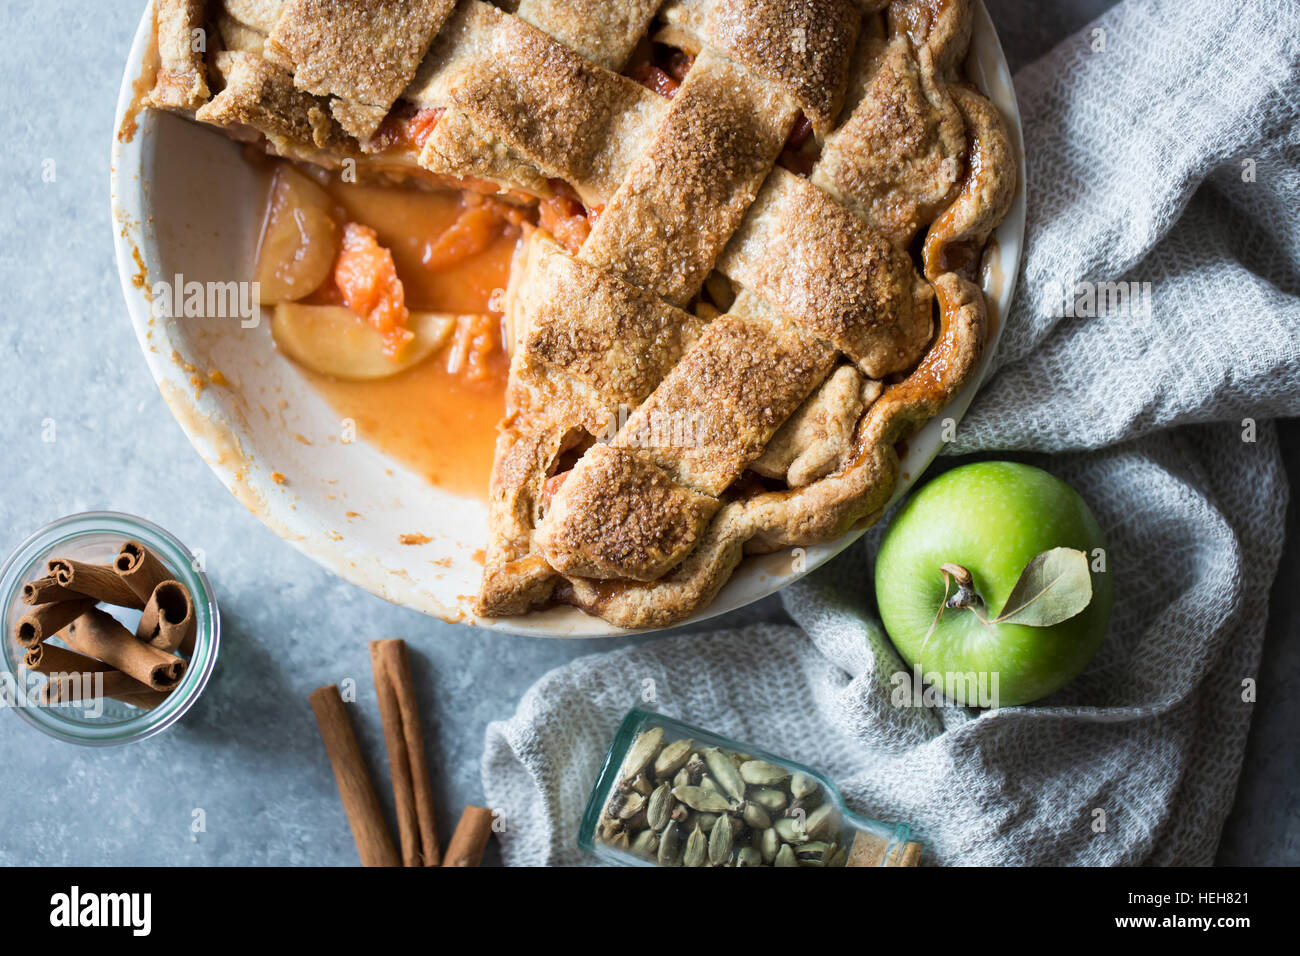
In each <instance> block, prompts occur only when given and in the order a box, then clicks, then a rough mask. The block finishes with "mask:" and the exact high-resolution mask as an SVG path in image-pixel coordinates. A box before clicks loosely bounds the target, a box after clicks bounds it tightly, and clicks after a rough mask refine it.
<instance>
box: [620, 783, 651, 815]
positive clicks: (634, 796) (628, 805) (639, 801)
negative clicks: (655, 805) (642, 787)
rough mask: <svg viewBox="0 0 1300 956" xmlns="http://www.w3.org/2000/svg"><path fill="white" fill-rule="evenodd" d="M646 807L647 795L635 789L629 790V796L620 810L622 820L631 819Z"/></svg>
mask: <svg viewBox="0 0 1300 956" xmlns="http://www.w3.org/2000/svg"><path fill="white" fill-rule="evenodd" d="M644 809H645V797H643V796H641V794H639V793H637V792H636V791H635V790H629V791H628V793H627V798H626V799H625V800H624V801H623V807H622V809H620V810H619V811H618V818H619V819H620V820H624V821H626V820H631V819H632V818H633V817H634V816H636V815H637V814H638V813H640V812H641V811H642V810H644Z"/></svg>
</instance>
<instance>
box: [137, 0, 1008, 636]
mask: <svg viewBox="0 0 1300 956" xmlns="http://www.w3.org/2000/svg"><path fill="white" fill-rule="evenodd" d="M405 6H406V7H409V8H410V9H408V10H407V11H406V13H405V14H404V18H402V19H401V20H400V22H395V21H393V19H392V18H391V17H388V16H387V15H386V14H385V13H384V10H383V5H382V4H377V3H376V2H374V0H347V2H344V0H336V2H335V0H331V2H323V0H258V2H256V3H253V2H246V0H220V2H218V0H213V2H211V3H206V4H205V3H204V2H203V0H158V9H159V21H158V22H159V27H158V36H159V49H160V55H161V60H162V63H161V66H160V69H159V73H158V77H157V82H156V85H155V87H154V90H153V102H154V104H155V105H157V106H159V107H161V108H167V109H172V110H176V111H179V112H181V113H183V114H185V115H190V116H193V117H195V118H197V119H198V120H200V121H203V122H207V123H211V124H213V125H216V126H219V127H221V128H222V129H223V130H224V131H225V132H226V133H227V134H228V135H230V136H232V137H234V138H235V139H238V140H241V141H243V142H245V143H247V144H248V151H247V152H248V154H249V156H250V162H257V163H259V164H263V165H264V166H265V167H266V170H267V180H268V189H267V200H266V212H265V217H264V225H263V229H262V234H261V237H260V242H259V246H258V258H257V264H256V278H257V281H258V282H259V283H260V288H261V297H262V303H263V304H264V305H265V306H267V307H269V308H272V309H273V316H274V317H273V322H272V330H273V333H274V338H275V341H276V344H277V347H278V349H279V351H281V352H282V353H283V354H284V355H285V356H286V357H287V358H288V359H289V360H292V361H294V362H296V363H297V364H298V365H299V366H301V367H302V368H303V370H304V374H305V375H306V377H307V378H308V379H309V381H311V383H312V384H313V385H314V387H315V388H316V389H317V390H319V391H320V392H321V393H322V394H323V395H324V396H325V397H326V398H327V399H328V400H329V401H330V402H331V403H332V404H333V406H334V407H335V408H336V409H337V410H338V412H339V414H340V417H341V418H350V419H352V420H354V421H355V422H356V423H357V426H358V431H359V432H360V433H361V434H362V435H364V436H365V438H366V439H367V440H369V441H370V442H372V443H373V444H375V445H377V446H378V447H379V448H380V449H382V450H383V451H385V452H386V453H388V454H390V455H391V456H393V457H394V458H397V459H399V460H402V461H403V462H405V463H406V464H408V465H409V466H411V467H413V468H414V469H416V470H417V471H419V472H420V473H421V474H424V475H425V476H427V477H428V478H429V480H430V481H432V482H434V483H435V484H437V485H439V486H440V487H443V488H445V489H447V490H449V491H452V492H454V493H457V494H463V495H468V496H480V497H481V496H483V495H487V497H488V503H489V511H490V517H489V532H490V541H489V546H488V549H487V558H486V567H485V573H484V580H483V588H482V593H481V594H480V596H479V600H478V607H479V610H480V612H481V613H485V614H492V615H498V614H513V613H523V612H526V611H528V610H530V609H532V608H535V607H540V606H545V605H546V604H548V603H554V602H557V601H559V602H565V603H571V604H574V605H576V606H578V607H580V608H582V609H583V610H586V611H588V612H590V613H595V614H599V615H601V616H603V617H605V618H606V619H607V620H610V621H613V622H615V623H618V624H621V625H624V626H649V625H664V624H669V623H673V622H675V621H677V620H681V619H682V618H683V617H685V616H687V615H688V614H689V613H691V612H692V611H693V610H696V609H698V608H700V607H702V606H703V605H705V604H707V603H708V602H709V601H710V600H712V598H713V596H714V595H715V594H716V593H717V590H718V588H720V587H721V585H722V583H723V582H725V580H726V579H727V577H728V576H729V575H730V573H731V571H732V570H733V569H734V568H735V566H736V564H737V563H738V562H739V560H740V556H741V554H742V553H744V552H755V551H772V550H776V549H778V548H783V547H790V546H800V545H806V544H811V543H815V542H817V541H822V540H827V539H829V538H833V537H835V536H837V535H839V534H842V533H844V532H845V531H846V530H848V529H849V528H851V527H854V526H859V525H861V524H862V523H869V522H870V521H873V520H875V517H877V516H878V514H879V510H880V508H881V507H882V506H883V504H884V502H885V501H886V500H887V499H888V497H889V493H890V492H891V491H892V488H893V486H894V482H895V481H896V479H897V467H898V457H897V453H896V446H897V445H900V444H901V443H902V442H904V441H905V440H906V439H907V438H908V436H909V435H910V434H911V433H912V432H914V431H915V430H916V429H917V428H919V427H920V425H921V424H923V423H924V421H925V420H926V419H928V418H930V417H932V416H933V415H935V414H936V413H937V412H938V411H939V410H940V409H941V408H942V407H943V405H944V404H945V403H946V402H947V401H948V400H949V399H950V398H951V397H952V395H953V394H955V392H956V390H957V389H959V388H960V387H961V385H962V384H964V383H965V381H967V380H968V378H969V376H970V375H971V374H972V372H973V369H974V368H975V365H976V362H977V360H978V357H979V354H980V351H981V349H982V347H983V340H984V335H985V327H986V320H985V310H984V303H983V297H982V294H981V293H980V292H979V289H978V287H977V286H976V285H975V284H974V281H973V280H975V279H977V272H978V270H979V268H980V260H981V255H982V251H983V248H984V245H985V242H986V240H987V238H988V236H989V234H990V233H991V231H992V229H993V228H994V227H995V226H996V225H997V223H998V222H999V221H1000V220H1001V218H1002V217H1003V216H1004V215H1005V213H1006V210H1007V207H1008V206H1009V203H1010V198H1011V196H1012V194H1013V193H1014V188H1015V175H1014V166H1013V164H1012V162H1011V156H1010V147H1009V140H1008V138H1007V136H1006V133H1005V128H1004V126H1003V124H1002V120H1001V118H1000V117H998V116H997V113H996V110H994V109H993V108H992V106H991V105H989V104H988V102H987V101H986V100H984V99H983V97H981V96H979V95H978V94H976V93H974V92H973V91H971V90H970V88H969V87H968V86H967V85H966V84H965V81H964V80H963V79H962V77H961V75H960V68H959V66H958V64H959V63H960V61H961V59H962V58H963V56H964V51H965V44H966V42H967V41H968V39H969V31H970V9H969V3H968V2H967V0H893V2H892V3H887V2H874V0H873V2H868V3H865V4H863V3H861V2H860V0H814V2H812V3H810V4H808V5H807V7H806V8H805V5H803V4H793V5H792V4H789V3H787V2H784V0H754V2H752V3H741V2H739V0H667V2H666V3H660V2H658V0H617V2H607V0H573V2H572V8H573V9H569V8H568V6H567V5H555V4H553V3H551V2H550V0H512V2H510V3H508V4H507V3H504V2H503V3H502V4H501V5H500V6H492V5H490V4H487V3H483V2H480V0H407V2H406V3H405ZM501 7H506V8H507V9H508V11H509V12H506V11H505V10H502V9H501ZM814 8H815V9H814ZM194 29H208V30H209V31H210V32H211V33H212V34H213V35H214V37H215V38H216V40H217V41H218V42H215V43H214V44H213V47H212V48H211V49H209V50H205V51H203V52H202V53H196V52H195V51H194V50H193V49H192V48H187V45H186V44H185V43H184V37H185V36H186V35H188V34H189V33H192V32H193V30H194ZM790 38H793V41H792V42H789V41H790ZM379 49H382V50H383V53H384V55H383V56H382V57H379V56H375V55H374V53H375V51H377V50H379ZM647 91H649V92H648V93H647ZM380 103H382V104H387V105H382V106H381V105H376V104H380ZM558 172H562V173H563V175H557V173H558Z"/></svg>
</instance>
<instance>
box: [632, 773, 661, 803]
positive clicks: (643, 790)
mask: <svg viewBox="0 0 1300 956" xmlns="http://www.w3.org/2000/svg"><path fill="white" fill-rule="evenodd" d="M628 787H629V788H630V789H632V790H634V791H635V792H637V793H639V794H641V796H643V797H648V796H650V791H651V790H653V789H654V788H655V785H654V781H653V780H651V779H650V775H649V774H648V773H645V772H644V771H642V772H641V773H639V774H637V775H636V777H635V779H633V781H632V782H631V783H630V784H628Z"/></svg>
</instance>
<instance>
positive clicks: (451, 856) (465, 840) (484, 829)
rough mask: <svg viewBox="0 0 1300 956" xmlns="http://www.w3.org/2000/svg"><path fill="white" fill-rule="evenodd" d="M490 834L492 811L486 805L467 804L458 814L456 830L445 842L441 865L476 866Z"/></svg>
mask: <svg viewBox="0 0 1300 956" xmlns="http://www.w3.org/2000/svg"><path fill="white" fill-rule="evenodd" d="M491 836H492V811H491V810H488V809H487V808H486V807H475V806H469V807H466V808H465V812H464V813H462V814H461V815H460V822H459V823H457V824H456V832H455V833H453V834H452V835H451V842H450V843H448V844H447V855H446V856H444V857H443V859H442V865H443V866H478V865H479V863H481V862H482V861H483V851H484V850H486V849H487V842H488V838H489V837H491Z"/></svg>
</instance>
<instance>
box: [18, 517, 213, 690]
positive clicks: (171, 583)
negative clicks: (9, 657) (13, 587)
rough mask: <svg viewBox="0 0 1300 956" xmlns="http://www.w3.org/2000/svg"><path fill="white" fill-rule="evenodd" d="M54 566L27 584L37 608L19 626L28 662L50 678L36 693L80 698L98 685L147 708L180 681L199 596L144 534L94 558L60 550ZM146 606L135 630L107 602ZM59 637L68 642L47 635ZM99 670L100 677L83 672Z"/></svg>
mask: <svg viewBox="0 0 1300 956" xmlns="http://www.w3.org/2000/svg"><path fill="white" fill-rule="evenodd" d="M46 567H47V573H46V574H45V575H44V576H42V577H40V578H37V579H36V580H33V581H30V582H28V583H27V584H26V585H24V586H23V592H22V601H23V603H24V604H27V605H30V606H31V608H32V609H31V610H30V611H28V612H27V613H26V614H24V615H23V616H22V617H21V618H20V619H19V620H18V622H17V624H16V625H15V628H14V637H15V639H16V640H17V641H18V643H19V644H21V645H22V646H23V647H24V648H25V649H26V655H25V658H24V664H25V666H26V667H27V669H28V670H31V671H34V672H37V673H41V674H45V675H46V676H47V677H48V678H49V680H48V682H47V683H46V685H45V687H44V688H43V689H42V690H41V691H40V693H39V694H38V695H37V697H36V702H37V703H39V704H41V705H44V706H53V705H55V704H60V703H70V702H75V701H78V700H81V699H82V697H83V695H85V694H86V693H88V691H87V688H88V687H90V686H94V687H95V688H96V690H97V693H100V694H102V695H103V696H105V697H111V698H114V699H116V700H120V701H124V702H127V703H130V704H134V705H135V706H137V707H140V708H143V709H151V708H153V707H156V706H158V704H160V703H162V701H163V700H165V699H166V697H167V695H168V694H169V693H171V691H172V690H173V689H175V687H176V686H177V685H178V684H179V683H180V682H181V679H182V678H183V677H184V675H185V670H186V667H187V661H186V660H185V658H184V657H182V656H180V655H178V654H177V653H176V652H177V651H179V652H180V654H184V655H187V656H188V655H189V654H190V653H191V652H192V650H193V645H194V637H195V631H196V618H195V614H194V602H193V598H192V597H191V595H190V593H189V591H188V589H186V588H185V587H184V585H182V584H180V583H179V582H177V581H175V580H172V579H171V575H170V574H169V573H168V572H167V569H166V567H165V566H164V565H163V563H162V561H161V560H159V558H158V557H157V556H156V555H155V554H153V553H152V552H151V551H150V550H149V549H148V548H147V547H146V546H145V545H143V544H141V543H140V542H138V541H126V542H124V543H123V544H122V546H121V548H120V550H119V552H118V554H117V555H116V556H115V557H114V559H113V560H112V561H110V562H108V563H106V564H94V563H89V562H85V561H77V560H73V559H70V558H53V559H51V560H50V561H49V562H47V565H46ZM101 604H106V605H113V606H116V607H120V608H126V609H129V610H143V611H144V614H143V616H142V617H141V619H140V625H139V627H137V629H136V632H135V633H132V632H131V631H130V630H128V629H127V628H126V627H125V626H123V624H122V623H121V622H120V621H119V620H118V619H117V618H116V617H114V616H113V615H112V614H110V613H108V612H107V611H105V610H103V609H102V608H101V607H100V605H101ZM56 637H57V638H58V639H60V640H61V641H62V642H63V643H64V644H65V645H66V647H60V646H59V645H57V644H51V643H48V642H49V641H50V640H51V639H52V638H56ZM91 675H93V676H94V677H95V680H94V681H93V682H91V681H88V680H83V678H86V677H88V676H91Z"/></svg>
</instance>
